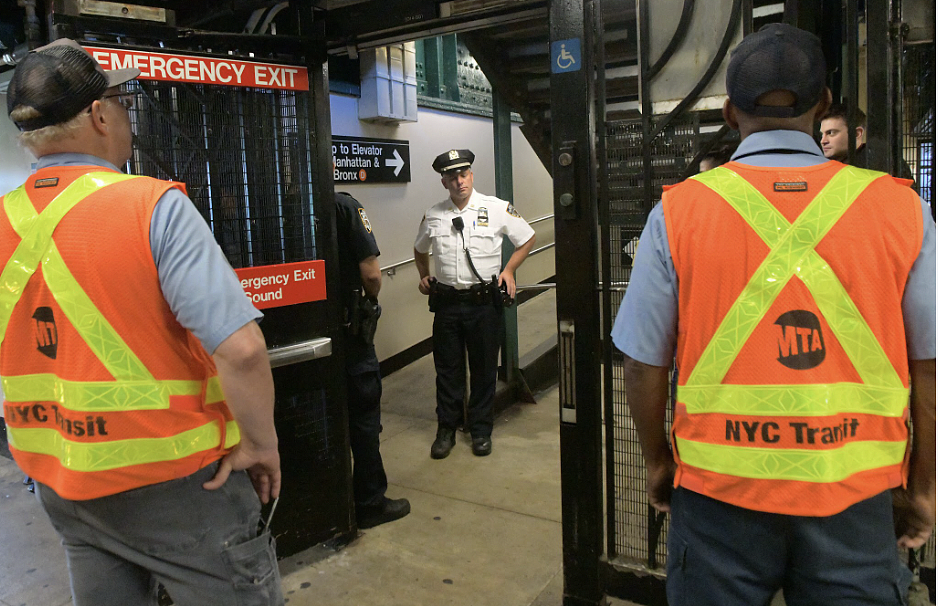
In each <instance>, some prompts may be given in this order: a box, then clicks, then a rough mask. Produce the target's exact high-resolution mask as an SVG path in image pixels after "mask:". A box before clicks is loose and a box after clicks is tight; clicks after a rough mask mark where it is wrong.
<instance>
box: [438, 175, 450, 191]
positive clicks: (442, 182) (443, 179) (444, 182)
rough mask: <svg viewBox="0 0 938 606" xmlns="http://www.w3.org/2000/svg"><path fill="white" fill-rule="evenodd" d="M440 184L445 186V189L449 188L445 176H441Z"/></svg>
mask: <svg viewBox="0 0 938 606" xmlns="http://www.w3.org/2000/svg"><path fill="white" fill-rule="evenodd" d="M440 185H442V186H443V189H448V188H447V187H446V179H445V178H443V177H440Z"/></svg>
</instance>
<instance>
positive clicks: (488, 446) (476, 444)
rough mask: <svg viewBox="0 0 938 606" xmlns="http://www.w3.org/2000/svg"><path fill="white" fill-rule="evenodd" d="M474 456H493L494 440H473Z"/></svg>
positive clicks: (485, 438)
mask: <svg viewBox="0 0 938 606" xmlns="http://www.w3.org/2000/svg"><path fill="white" fill-rule="evenodd" d="M472 454H474V455H475V456H477V457H487V456H489V455H490V454H492V438H491V437H483V438H472Z"/></svg>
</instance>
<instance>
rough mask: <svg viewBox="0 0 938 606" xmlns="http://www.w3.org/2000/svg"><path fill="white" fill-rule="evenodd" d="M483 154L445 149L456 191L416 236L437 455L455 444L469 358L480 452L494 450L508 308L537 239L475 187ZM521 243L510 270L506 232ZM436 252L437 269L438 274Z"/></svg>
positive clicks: (472, 427)
mask: <svg viewBox="0 0 938 606" xmlns="http://www.w3.org/2000/svg"><path fill="white" fill-rule="evenodd" d="M474 160H475V154H473V153H472V152H471V151H469V150H468V149H458V150H457V149H454V150H450V151H448V152H446V153H443V154H440V155H439V156H437V158H436V160H434V161H433V170H435V171H437V172H438V173H440V174H441V175H442V179H441V183H442V184H443V187H444V188H446V189H447V191H449V197H448V198H447V199H445V200H443V201H442V202H440V203H439V204H436V205H434V206H432V207H430V209H429V210H427V212H426V214H424V217H423V220H422V221H421V222H420V228H419V230H418V231H417V240H416V241H415V242H414V258H415V260H416V265H417V271H418V273H419V274H420V284H419V286H418V288H419V289H420V292H421V293H423V294H425V295H429V296H430V311H433V312H435V314H436V315H435V317H434V319H433V362H434V365H435V366H436V414H437V420H438V423H439V427H438V429H437V434H436V440H434V442H433V446H432V447H431V448H430V456H431V457H433V458H434V459H442V458H445V457H446V456H448V455H449V453H450V451H451V450H452V449H453V445H454V443H455V439H456V438H455V436H456V428H457V426H459V425H460V424H461V422H462V410H463V399H464V396H465V392H466V368H465V359H466V357H467V354H468V358H469V375H470V377H469V383H470V389H469V405H468V419H467V424H468V429H469V432H470V434H471V435H472V452H473V454H475V455H476V456H480V457H483V456H486V455H488V454H489V453H491V452H492V423H493V420H494V419H493V416H494V415H493V403H494V400H495V382H496V378H497V374H498V348H499V344H500V342H501V335H502V307H503V303H504V301H505V300H506V299H509V298H514V296H515V270H517V269H518V266H520V265H521V263H522V261H524V259H525V258H526V257H527V256H528V253H529V252H530V251H531V248H532V247H533V246H534V230H533V229H532V228H531V226H530V225H528V224H527V222H526V221H525V220H524V219H522V218H521V215H519V214H518V213H517V211H515V209H514V208H513V207H512V206H511V204H509V203H508V202H506V201H504V200H500V199H498V198H495V197H493V196H486V195H483V194H480V193H479V192H477V191H475V190H474V189H473V188H472V162H473V161H474ZM503 236H507V237H508V239H509V240H511V242H512V244H514V246H515V252H514V253H513V254H512V255H511V258H510V259H509V260H508V263H507V264H506V265H505V268H504V269H502V237H503ZM431 250H432V251H433V259H434V276H435V277H431V274H430V255H429V253H430V251H431Z"/></svg>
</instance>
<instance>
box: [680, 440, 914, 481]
mask: <svg viewBox="0 0 938 606" xmlns="http://www.w3.org/2000/svg"><path fill="white" fill-rule="evenodd" d="M905 448H906V443H905V442H904V441H902V442H872V441H863V442H849V443H847V444H844V445H843V446H841V447H840V448H834V449H831V450H794V449H782V448H749V447H739V446H727V445H722V444H707V443H704V442H694V441H691V440H682V439H680V438H677V450H678V453H679V455H680V457H681V462H683V463H686V464H687V465H692V466H694V467H699V468H701V469H706V470H709V471H712V472H715V473H722V474H727V475H732V476H737V477H743V478H756V479H762V480H795V481H801V482H819V483H831V482H839V481H841V480H844V479H846V478H849V477H850V476H852V475H854V474H856V473H860V472H862V471H867V470H870V469H879V468H882V467H889V466H891V465H898V464H900V463H902V460H903V458H904V457H905Z"/></svg>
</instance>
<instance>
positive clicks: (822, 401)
mask: <svg viewBox="0 0 938 606" xmlns="http://www.w3.org/2000/svg"><path fill="white" fill-rule="evenodd" d="M678 401H679V402H681V403H682V404H684V405H685V406H687V412H688V413H689V414H703V413H721V414H731V415H732V414H738V415H765V416H779V417H812V416H816V417H824V416H831V415H837V414H841V413H857V414H869V415H879V416H882V417H901V416H903V415H904V414H905V409H906V407H907V406H908V404H909V392H908V390H907V389H906V388H905V387H899V388H893V387H870V386H868V385H860V384H858V383H834V384H831V385H707V386H701V387H693V386H691V387H688V386H681V387H678Z"/></svg>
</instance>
